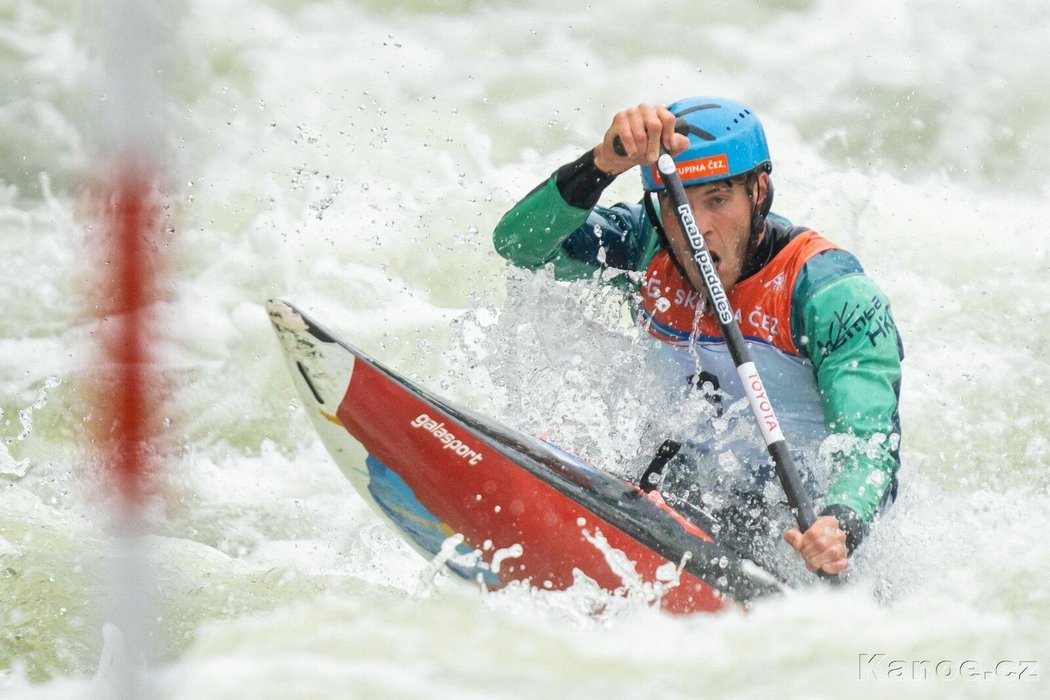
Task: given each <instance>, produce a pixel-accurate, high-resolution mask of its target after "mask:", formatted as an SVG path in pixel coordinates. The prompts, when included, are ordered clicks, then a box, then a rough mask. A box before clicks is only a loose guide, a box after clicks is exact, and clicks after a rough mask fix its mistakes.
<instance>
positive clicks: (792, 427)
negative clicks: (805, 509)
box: [493, 97, 903, 574]
mask: <svg viewBox="0 0 1050 700" xmlns="http://www.w3.org/2000/svg"><path fill="white" fill-rule="evenodd" d="M676 122H678V123H679V124H680V125H681V124H685V125H687V126H688V135H685V134H682V133H676V131H675V125H676ZM661 145H662V146H663V147H664V148H665V149H666V150H667V152H669V153H670V154H671V155H672V156H673V157H674V161H675V165H676V167H677V171H678V174H679V176H680V178H681V180H682V182H683V184H684V185H685V186H686V194H687V196H688V199H689V203H690V205H691V208H692V214H693V216H694V217H695V220H696V224H697V226H698V228H699V231H700V233H701V234H702V235H703V238H704V241H705V242H706V244H707V247H708V248H709V249H710V252H711V257H712V258H713V260H714V262H715V269H716V271H717V274H718V277H719V278H720V280H721V283H722V285H723V286H724V287H725V289H726V292H727V295H728V301H729V303H730V305H731V307H732V308H733V309H735V310H736V315H737V323H738V324H739V326H740V330H741V331H742V333H743V335H744V337H745V339H746V340H747V342H748V345H749V346H750V349H751V352H752V354H753V356H754V357H755V361H756V363H757V366H758V368H759V370H760V371H761V373H762V377H763V378H764V380H765V381H764V390H765V392H767V394H768V399H769V400H770V401H771V404H772V405H773V406H775V407H776V416H777V418H778V419H779V424H780V425H779V426H776V427H782V428H783V432H784V433H785V434H786V435H787V436H788V439H789V440H791V446H792V447H793V448H797V449H798V450H799V452H800V454H803V455H805V454H809V455H810V456H813V455H816V454H817V453H819V452H820V448H821V447H822V446H824V447H825V448H826V449H825V450H824V452H825V453H827V454H831V455H833V462H834V463H833V464H832V466H831V471H830V474H829V475H828V476H827V478H826V479H824V480H823V483H820V482H821V480H820V479H817V478H815V477H813V475H812V474H811V473H810V472H809V470H808V468H807V469H806V472H807V473H806V474H804V475H803V477H804V480H805V482H806V485H807V488H809V489H811V490H812V491H813V494H812V495H813V496H814V497H815V498H816V499H817V500H818V501H819V502H820V504H821V510H820V516H819V517H818V518H817V519H816V521H815V522H814V524H813V525H812V526H811V527H809V528H808V529H807V530H806V531H805V532H800V531H799V530H798V528H787V525H786V522H785V521H784V520H783V518H778V517H777V511H778V508H777V504H776V503H772V502H770V499H769V497H768V489H766V488H765V487H766V486H767V485H768V484H769V482H770V479H769V473H770V468H769V464H768V460H762V459H758V458H756V456H755V454H754V452H749V451H748V450H747V449H746V448H742V447H740V446H739V445H734V444H732V443H731V442H729V443H725V442H722V443H720V442H719V441H717V440H714V439H712V438H711V437H710V436H702V435H698V436H696V439H695V440H692V441H690V444H689V449H687V450H684V451H683V452H682V455H679V456H678V457H676V459H677V460H678V470H680V471H688V470H687V469H686V468H685V467H686V465H688V464H692V465H694V467H695V466H696V465H700V467H701V468H700V469H699V470H697V469H694V470H693V471H692V473H691V475H690V478H696V479H697V480H698V481H702V482H704V483H705V484H706V486H705V489H703V491H704V492H705V495H706V491H707V490H709V487H710V485H711V484H715V485H716V486H724V488H723V490H724V491H725V493H722V494H713V498H711V497H709V498H708V499H707V500H710V501H712V503H713V504H714V506H713V507H711V509H712V510H714V512H715V514H716V516H717V517H719V519H721V520H723V521H724V522H725V524H726V525H727V533H728V534H731V535H732V537H733V538H734V539H737V540H741V541H744V540H742V539H741V533H742V531H744V530H749V529H750V530H752V531H753V532H754V533H758V534H756V536H755V537H753V538H751V539H750V541H749V542H747V543H745V544H744V548H745V549H747V550H748V551H749V552H750V553H757V555H758V557H757V558H759V559H763V558H767V557H766V556H763V555H768V554H769V548H768V546H766V545H768V544H769V543H768V542H763V540H762V534H761V533H762V531H763V530H764V529H769V528H779V529H785V528H786V532H785V533H784V539H785V540H786V541H787V542H788V543H789V544H790V545H791V546H792V547H793V548H794V549H795V550H796V551H798V552H799V553H800V554H801V555H802V557H803V559H804V560H805V563H806V566H807V568H809V569H810V570H811V571H818V570H819V571H823V572H825V573H828V574H836V573H838V572H840V571H842V570H844V569H845V568H846V567H847V566H848V562H849V556H850V555H851V554H852V553H853V551H854V550H855V549H856V547H857V546H858V545H859V544H860V542H861V541H862V539H863V538H864V536H865V535H866V533H867V532H868V529H869V525H870V524H871V522H872V521H873V520H874V519H875V517H876V516H877V515H878V513H879V512H881V510H882V509H884V508H885V507H886V506H887V505H888V504H889V503H891V502H892V500H893V498H894V497H895V495H896V488H897V482H896V474H897V471H898V469H899V457H898V445H899V436H900V429H899V421H898V413H897V409H898V399H899V385H900V362H901V359H902V357H903V352H902V350H901V345H900V339H899V336H898V334H897V329H896V327H895V325H894V323H893V319H892V316H891V314H890V307H889V302H888V301H887V299H886V297H885V295H884V294H883V293H882V292H881V291H880V290H879V289H878V288H877V287H876V286H875V285H874V283H872V281H871V280H870V279H869V278H868V277H867V276H865V275H864V273H863V270H862V268H861V266H860V264H859V263H858V262H857V260H856V258H855V257H854V256H852V255H851V254H850V253H848V252H846V251H844V250H842V249H841V248H839V247H838V246H836V245H835V244H833V243H831V242H830V241H828V240H826V239H824V238H823V237H821V236H820V235H819V234H817V233H816V232H815V231H812V230H810V229H808V228H806V227H801V226H798V227H796V226H792V225H791V224H790V223H789V222H788V221H787V220H786V219H783V218H782V217H780V216H777V215H775V214H772V213H771V212H770V206H771V204H772V199H773V184H772V179H771V177H770V173H771V171H772V162H771V160H770V157H769V149H768V146H767V143H766V138H765V134H764V132H763V130H762V126H761V124H760V123H759V121H758V119H757V117H755V115H754V114H753V113H752V112H751V110H750V109H748V108H747V107H745V106H744V105H742V104H740V103H739V102H736V101H733V100H728V99H725V98H718V97H699V98H689V99H684V100H681V101H679V102H676V103H674V104H671V105H669V106H668V107H666V108H665V107H661V106H654V105H648V104H642V105H639V106H637V107H633V108H630V109H626V110H623V111H621V112H618V113H617V114H616V115H615V117H614V118H613V121H612V124H611V126H610V127H609V128H608V130H607V131H606V133H605V135H604V138H603V139H602V142H601V143H599V144H598V145H597V146H595V147H594V148H593V149H591V150H590V151H588V152H587V153H585V154H583V156H581V157H580V158H578V159H577V160H575V161H573V162H572V163H568V164H566V165H564V166H562V167H561V168H559V169H558V170H556V171H555V172H554V174H552V175H551V177H550V178H548V179H547V180H545V181H544V182H543V183H541V184H540V185H539V186H538V187H536V188H535V189H534V190H533V191H532V192H530V193H529V194H528V195H526V197H525V198H524V199H523V200H522V201H520V202H518V204H516V205H515V206H514V207H513V208H512V209H511V210H510V211H509V212H507V214H506V215H505V216H504V217H503V219H502V220H501V221H500V223H499V224H498V226H497V227H496V229H495V231H494V234H493V240H494V243H495V247H496V250H497V251H498V252H499V253H500V254H501V255H502V256H503V257H505V258H507V259H508V260H509V261H511V262H512V263H514V264H515V265H518V266H521V267H526V268H530V269H534V268H538V267H542V266H545V265H552V266H553V269H554V271H555V274H556V276H557V277H558V278H559V279H572V278H582V277H591V276H593V273H594V271H595V269H596V268H602V267H613V268H619V269H624V270H631V271H644V276H643V277H642V280H641V284H640V287H639V290H638V291H639V293H640V300H639V301H640V303H639V309H638V316H639V318H640V320H641V321H642V322H643V324H644V326H645V328H647V329H648V331H649V333H650V334H652V335H653V336H654V337H655V338H656V339H658V340H659V341H662V342H661V343H660V344H659V345H658V346H657V352H659V353H661V354H662V355H664V356H665V358H666V359H667V360H668V366H670V367H672V368H674V370H672V372H676V373H677V374H679V375H680V376H681V378H682V379H683V380H686V379H688V380H689V381H691V382H692V383H694V384H695V385H696V386H697V387H698V388H700V389H701V390H703V391H704V392H705V393H706V394H707V395H709V396H710V397H711V398H712V400H713V401H716V402H719V403H720V404H721V405H723V406H726V405H731V403H732V402H733V401H736V400H739V399H741V398H742V397H743V396H744V395H745V389H744V387H743V386H742V379H741V377H739V376H738V374H737V372H736V368H735V366H734V365H733V362H732V361H731V358H730V357H729V353H728V352H727V348H726V341H725V339H724V338H723V336H722V333H721V331H720V329H719V325H718V322H717V321H716V319H715V316H714V314H713V313H712V312H711V310H710V309H708V308H707V306H708V305H707V304H705V303H704V302H703V300H704V292H703V290H702V289H699V288H697V285H696V284H695V283H691V282H690V280H693V281H694V282H695V280H697V279H700V276H699V275H698V273H697V269H696V268H695V265H696V262H695V261H694V259H693V257H692V256H691V255H690V253H691V252H692V251H691V247H690V244H689V242H688V240H687V238H686V236H685V235H684V234H683V232H682V228H681V226H680V224H679V221H678V219H677V217H676V216H675V215H674V213H673V211H672V210H673V207H672V206H671V203H670V201H669V199H668V194H667V192H666V190H665V186H664V183H663V182H662V180H661V178H660V177H659V174H658V172H657V170H656V168H655V165H654V164H655V163H656V161H657V158H658V157H659V155H660V150H661ZM634 166H641V172H642V185H643V189H644V191H645V196H644V198H643V200H642V203H640V204H627V203H620V204H616V205H614V206H612V207H600V206H597V203H598V199H599V197H600V195H601V193H602V191H603V190H604V189H605V188H606V187H607V186H608V185H609V184H610V183H611V182H612V181H613V180H614V179H615V178H616V176H618V175H619V174H621V173H623V172H626V171H627V170H629V169H631V168H632V167H634ZM672 174H673V173H672ZM718 447H721V448H723V450H724V451H723V450H720V449H718ZM675 448H676V450H677V448H678V445H677V444H676V445H675ZM727 452H729V453H733V454H736V455H737V456H738V457H740V458H741V459H740V460H739V461H740V463H742V465H743V466H742V468H741V469H740V471H742V472H743V473H744V475H745V476H746V478H745V479H743V480H739V479H738V480H736V481H733V482H732V483H730V482H729V481H726V480H722V479H719V480H714V481H713V480H712V474H713V473H714V472H716V471H719V467H718V466H716V465H721V464H722V463H723V462H722V461H721V457H722V456H723V455H724V454H726V453H727ZM801 463H802V464H803V465H805V464H806V463H807V460H805V459H803V460H802V462H801ZM810 463H812V460H810ZM675 468H676V467H675V465H674V464H672V466H671V467H670V469H671V470H672V471H674V470H675ZM666 481H667V479H665V482H666ZM671 483H674V479H671ZM727 496H728V497H727ZM712 503H704V504H703V505H704V506H705V507H709V506H712ZM782 510H783V509H782V508H781V509H780V511H782Z"/></svg>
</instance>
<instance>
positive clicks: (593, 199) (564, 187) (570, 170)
mask: <svg viewBox="0 0 1050 700" xmlns="http://www.w3.org/2000/svg"><path fill="white" fill-rule="evenodd" d="M554 176H555V178H556V182H557V185H558V191H559V192H560V193H561V196H562V199H564V200H565V202H566V204H569V205H570V206H574V207H576V208H578V209H593V208H594V205H596V204H597V203H598V198H599V197H601V195H602V191H603V190H605V188H606V187H608V186H609V183H611V182H612V181H613V180H615V179H616V176H615V175H609V174H608V173H606V172H604V171H602V170H599V169H598V166H596V165H595V164H594V150H593V149H592V150H590V151H587V152H586V153H584V154H583V155H582V156H580V157H579V158H577V159H576V160H574V161H573V162H571V163H566V164H565V165H563V166H561V167H560V168H558V169H557V170H556V171H554Z"/></svg>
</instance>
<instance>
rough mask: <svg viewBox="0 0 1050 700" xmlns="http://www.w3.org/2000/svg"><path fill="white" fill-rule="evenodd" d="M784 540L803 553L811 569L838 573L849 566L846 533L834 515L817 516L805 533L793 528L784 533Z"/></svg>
mask: <svg viewBox="0 0 1050 700" xmlns="http://www.w3.org/2000/svg"><path fill="white" fill-rule="evenodd" d="M784 540H785V541H787V543H788V544H789V545H791V546H792V547H794V548H795V550H796V551H797V552H798V553H799V554H801V555H802V558H803V559H805V560H806V568H807V569H809V570H810V571H817V570H820V569H822V570H823V571H824V572H825V573H828V574H837V573H839V572H840V571H842V570H843V569H845V568H846V567H847V566H849V558H848V557H849V553H848V551H847V550H846V533H845V532H843V531H842V530H841V529H840V528H839V521H838V520H837V519H836V518H835V517H834V516H832V515H822V516H821V517H819V518H817V520H816V522H815V523H813V526H812V527H810V528H809V529H808V530H806V532H805V533H802V532H800V531H799V529H798V528H797V527H793V528H791V529H790V530H788V531H787V532H785V533H784Z"/></svg>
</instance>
